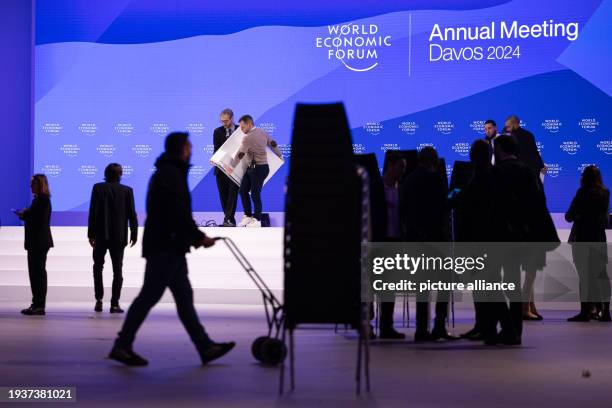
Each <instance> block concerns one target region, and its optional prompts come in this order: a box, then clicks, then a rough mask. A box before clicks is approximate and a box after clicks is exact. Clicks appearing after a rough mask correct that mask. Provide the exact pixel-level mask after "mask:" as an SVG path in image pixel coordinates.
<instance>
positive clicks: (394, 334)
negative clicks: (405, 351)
mask: <svg viewBox="0 0 612 408" xmlns="http://www.w3.org/2000/svg"><path fill="white" fill-rule="evenodd" d="M378 338H380V339H393V340H402V339H405V338H406V335H405V334H404V333H400V332H398V331H397V330H395V329H394V328H393V327H389V328H386V329H382V328H381V329H380V336H378Z"/></svg>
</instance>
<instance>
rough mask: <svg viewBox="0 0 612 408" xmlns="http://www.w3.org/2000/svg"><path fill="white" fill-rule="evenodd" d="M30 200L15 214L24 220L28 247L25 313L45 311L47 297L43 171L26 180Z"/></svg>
mask: <svg viewBox="0 0 612 408" xmlns="http://www.w3.org/2000/svg"><path fill="white" fill-rule="evenodd" d="M30 189H31V190H32V194H33V196H34V198H33V200H32V204H31V205H30V206H29V207H28V208H25V209H23V210H21V211H16V214H17V215H18V216H19V218H20V219H22V220H23V221H24V222H25V228H24V229H25V245H24V246H25V249H26V251H28V272H29V275H30V286H31V287H32V305H31V306H30V307H28V308H27V309H23V310H22V311H21V313H23V314H24V315H29V316H42V315H44V314H45V303H46V297H47V268H46V265H47V253H48V252H49V248H51V247H53V238H52V237H51V227H50V226H49V222H50V220H51V200H50V196H51V194H50V193H49V183H48V181H47V177H46V176H45V175H44V174H35V175H33V176H32V180H31V181H30Z"/></svg>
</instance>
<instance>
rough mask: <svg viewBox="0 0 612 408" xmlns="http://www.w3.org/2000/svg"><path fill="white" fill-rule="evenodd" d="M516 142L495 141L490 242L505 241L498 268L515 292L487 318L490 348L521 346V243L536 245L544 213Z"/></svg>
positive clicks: (507, 139) (537, 188)
mask: <svg viewBox="0 0 612 408" xmlns="http://www.w3.org/2000/svg"><path fill="white" fill-rule="evenodd" d="M518 149H519V148H518V143H517V141H516V139H515V138H514V137H512V136H500V137H498V138H497V139H496V141H495V168H494V170H495V184H496V185H497V186H498V188H497V189H496V190H497V191H496V193H495V196H496V198H495V200H496V202H497V204H496V205H495V208H496V209H497V214H498V217H499V220H498V222H495V223H494V225H495V228H494V234H495V239H494V241H497V242H507V243H508V246H507V247H506V249H505V250H504V251H503V256H502V259H501V260H500V268H501V269H503V273H504V281H506V282H512V283H514V285H515V287H516V288H517V290H516V291H514V292H510V293H506V297H508V300H509V308H508V306H507V305H506V304H505V303H503V304H501V303H499V302H497V303H496V306H495V307H496V308H497V309H491V308H489V310H490V311H492V313H493V314H492V315H488V316H487V318H486V320H487V330H486V332H487V334H486V338H485V342H486V343H487V344H490V345H493V344H496V343H503V344H507V345H518V344H521V340H522V334H523V305H522V297H521V291H520V288H521V281H520V278H521V262H524V260H525V256H526V253H527V252H528V251H527V249H528V248H525V247H524V246H522V245H521V243H523V242H537V241H539V240H540V237H539V232H538V231H540V230H541V227H540V224H541V220H540V218H542V215H543V214H544V212H545V211H547V210H546V200H545V197H544V193H543V191H542V189H541V186H540V184H539V183H538V181H537V179H536V176H535V174H534V173H533V171H532V169H530V168H529V167H528V166H527V164H525V163H523V162H522V161H521V160H519V158H518V151H519V150H518ZM497 322H500V324H501V326H502V331H501V332H500V333H499V334H497V333H496V331H495V326H496V325H497Z"/></svg>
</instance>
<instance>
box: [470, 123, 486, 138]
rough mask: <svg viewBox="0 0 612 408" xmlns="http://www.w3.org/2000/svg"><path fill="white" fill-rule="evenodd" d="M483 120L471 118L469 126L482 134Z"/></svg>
mask: <svg viewBox="0 0 612 408" xmlns="http://www.w3.org/2000/svg"><path fill="white" fill-rule="evenodd" d="M484 123H485V121H484V120H473V121H471V122H470V128H471V129H472V130H473V131H474V132H476V133H477V134H479V135H482V134H484V132H485V131H484Z"/></svg>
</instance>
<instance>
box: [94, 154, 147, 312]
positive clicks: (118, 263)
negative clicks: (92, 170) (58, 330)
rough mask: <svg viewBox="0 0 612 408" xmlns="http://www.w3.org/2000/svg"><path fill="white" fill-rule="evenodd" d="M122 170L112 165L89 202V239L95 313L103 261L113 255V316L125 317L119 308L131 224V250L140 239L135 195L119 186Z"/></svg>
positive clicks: (99, 305)
mask: <svg viewBox="0 0 612 408" xmlns="http://www.w3.org/2000/svg"><path fill="white" fill-rule="evenodd" d="M122 174H123V168H122V167H121V165H120V164H117V163H111V164H109V165H108V166H106V169H105V170H104V180H105V181H104V182H103V183H97V184H94V186H93V189H92V190H91V200H90V202H89V222H88V228H87V237H88V238H89V243H90V244H91V246H92V248H93V261H94V265H93V277H94V291H95V296H96V305H95V307H94V310H95V311H96V312H101V311H102V298H103V297H104V283H103V281H102V270H103V269H104V257H105V256H106V252H107V251H108V252H109V253H110V257H111V261H112V263H113V290H112V296H111V307H110V312H111V313H123V310H122V309H121V307H120V306H119V298H120V297H121V287H122V285H123V252H124V250H125V247H126V246H127V244H128V223H129V227H130V243H131V246H134V244H136V240H137V237H138V217H137V215H136V209H135V208H134V192H133V191H132V189H131V188H130V187H128V186H124V185H123V184H121V183H120V181H121V176H122Z"/></svg>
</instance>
